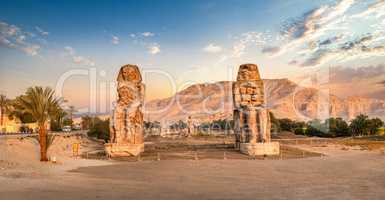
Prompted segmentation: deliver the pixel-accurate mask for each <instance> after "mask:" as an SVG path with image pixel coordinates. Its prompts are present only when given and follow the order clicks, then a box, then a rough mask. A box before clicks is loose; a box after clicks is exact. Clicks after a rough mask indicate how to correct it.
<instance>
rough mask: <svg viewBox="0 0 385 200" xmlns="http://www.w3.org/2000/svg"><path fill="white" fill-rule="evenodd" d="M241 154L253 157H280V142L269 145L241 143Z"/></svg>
mask: <svg viewBox="0 0 385 200" xmlns="http://www.w3.org/2000/svg"><path fill="white" fill-rule="evenodd" d="M240 151H241V153H244V154H247V155H251V156H263V155H279V151H280V148H279V142H269V143H241V144H240Z"/></svg>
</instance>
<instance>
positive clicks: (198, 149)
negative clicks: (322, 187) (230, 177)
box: [90, 136, 322, 161]
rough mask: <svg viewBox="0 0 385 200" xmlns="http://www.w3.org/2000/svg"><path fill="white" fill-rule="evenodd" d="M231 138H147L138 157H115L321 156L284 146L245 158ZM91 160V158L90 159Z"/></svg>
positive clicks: (142, 158)
mask: <svg viewBox="0 0 385 200" xmlns="http://www.w3.org/2000/svg"><path fill="white" fill-rule="evenodd" d="M233 141H234V139H233V138H232V137H229V136H202V137H198V136H197V137H190V138H185V137H179V138H162V137H151V138H147V139H146V142H147V144H146V147H145V152H144V153H142V154H141V155H140V156H139V157H126V158H114V159H116V160H120V161H123V160H124V161H139V160H140V161H155V160H206V159H213V160H227V159H229V160H230V159H233V160H237V159H238V160H254V159H258V160H259V159H260V160H263V159H266V160H279V159H298V158H305V157H315V156H322V154H319V153H315V152H310V151H306V150H302V149H298V148H294V147H291V146H287V145H281V154H280V155H276V156H248V155H245V154H241V153H240V152H239V151H238V150H235V149H234V143H233ZM90 158H91V157H90Z"/></svg>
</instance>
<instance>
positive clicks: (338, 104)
mask: <svg viewBox="0 0 385 200" xmlns="http://www.w3.org/2000/svg"><path fill="white" fill-rule="evenodd" d="M264 87H265V88H264V90H265V102H266V105H267V107H268V108H270V109H271V111H272V112H273V113H274V114H275V116H276V117H278V118H291V119H296V120H309V119H314V118H318V119H324V118H327V117H329V116H330V117H331V116H333V117H342V118H344V119H347V120H349V119H352V118H354V117H355V116H356V115H358V114H361V113H362V114H367V115H369V116H371V117H380V118H382V119H385V101H384V100H380V99H373V98H367V97H357V96H355V97H348V98H345V99H343V98H339V97H337V96H335V95H333V94H329V95H328V92H326V93H325V91H324V90H319V89H316V88H310V87H302V86H299V85H297V84H296V83H294V82H292V81H290V80H288V79H266V80H264ZM231 89H232V82H231V81H221V82H217V83H210V84H195V85H192V86H190V87H188V88H186V89H184V90H182V91H180V92H178V93H176V94H175V95H174V96H172V97H169V98H165V99H160V100H152V101H149V102H147V103H146V105H145V114H146V118H145V120H156V121H165V120H166V119H167V120H169V121H176V120H179V119H182V120H185V119H186V118H187V117H188V116H192V117H193V118H194V119H196V120H198V121H208V120H214V119H223V118H230V117H231V116H232V110H233V108H232V107H233V105H232V92H231Z"/></svg>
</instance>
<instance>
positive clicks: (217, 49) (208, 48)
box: [203, 44, 222, 53]
mask: <svg viewBox="0 0 385 200" xmlns="http://www.w3.org/2000/svg"><path fill="white" fill-rule="evenodd" d="M203 51H204V52H207V53H219V52H221V51H222V47H221V46H218V45H215V44H209V45H207V46H206V47H204V48H203Z"/></svg>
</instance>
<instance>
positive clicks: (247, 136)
mask: <svg viewBox="0 0 385 200" xmlns="http://www.w3.org/2000/svg"><path fill="white" fill-rule="evenodd" d="M232 90H233V104H234V113H233V117H234V133H235V147H236V148H237V149H240V150H241V152H242V153H246V154H249V155H271V154H278V153H279V143H276V142H274V143H272V142H271V136H270V127H271V123H270V114H269V110H268V109H266V106H265V101H264V87H263V81H262V79H261V78H260V76H259V71H258V66H257V65H254V64H243V65H241V66H240V67H239V71H238V76H237V81H236V82H234V83H233V88H232Z"/></svg>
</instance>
